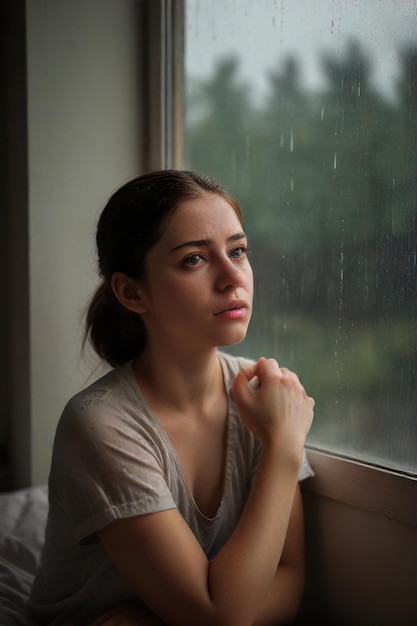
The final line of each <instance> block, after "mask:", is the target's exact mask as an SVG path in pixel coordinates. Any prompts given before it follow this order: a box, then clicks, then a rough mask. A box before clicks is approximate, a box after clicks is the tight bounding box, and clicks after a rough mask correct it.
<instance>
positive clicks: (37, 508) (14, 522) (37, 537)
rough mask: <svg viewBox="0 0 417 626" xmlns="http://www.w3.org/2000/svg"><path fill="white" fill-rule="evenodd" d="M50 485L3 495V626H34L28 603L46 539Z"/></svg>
mask: <svg viewBox="0 0 417 626" xmlns="http://www.w3.org/2000/svg"><path fill="white" fill-rule="evenodd" d="M47 512H48V492H47V487H46V485H40V486H36V487H29V488H27V489H20V490H17V491H10V492H6V493H1V494H0V626H33V622H31V621H30V620H29V618H28V617H27V615H26V612H25V602H26V599H27V597H28V595H29V591H30V587H31V584H32V581H33V577H34V574H35V571H36V569H37V566H38V564H39V558H40V552H41V548H42V544H43V540H44V534H45V525H46V517H47Z"/></svg>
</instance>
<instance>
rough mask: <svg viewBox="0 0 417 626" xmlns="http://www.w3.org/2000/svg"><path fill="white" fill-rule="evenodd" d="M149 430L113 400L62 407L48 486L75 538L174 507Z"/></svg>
mask: <svg viewBox="0 0 417 626" xmlns="http://www.w3.org/2000/svg"><path fill="white" fill-rule="evenodd" d="M151 430H152V427H151V426H149V425H148V427H144V426H143V424H141V423H140V420H138V419H137V417H136V416H134V415H132V414H130V413H129V411H123V407H122V408H120V407H119V406H118V405H117V404H112V403H106V402H102V401H97V402H95V403H84V404H83V405H80V403H79V402H70V403H69V404H68V405H67V407H66V409H65V411H64V413H63V416H62V418H61V421H60V424H59V426H58V429H57V434H56V438H55V443H54V453H53V462H52V469H51V475H50V481H49V483H50V485H49V486H50V494H51V497H52V498H54V499H55V502H56V504H57V506H58V505H59V506H60V507H61V508H62V510H63V511H65V514H66V515H67V516H69V518H70V521H71V524H72V526H73V528H74V534H75V538H76V540H77V541H78V542H82V541H85V540H86V539H87V538H90V537H91V536H92V535H94V534H95V533H96V532H97V531H98V530H100V529H101V528H104V527H105V526H107V525H108V524H110V523H111V522H112V521H114V520H116V519H120V518H124V517H133V516H135V515H143V514H146V513H153V512H158V511H162V510H166V509H170V508H175V507H176V505H175V502H174V500H173V497H172V494H171V491H170V489H169V488H168V485H167V482H166V477H165V474H164V468H165V466H166V463H165V458H164V454H163V451H162V448H161V447H158V445H157V442H158V437H157V435H156V434H155V433H152V432H151ZM155 442H156V443H155Z"/></svg>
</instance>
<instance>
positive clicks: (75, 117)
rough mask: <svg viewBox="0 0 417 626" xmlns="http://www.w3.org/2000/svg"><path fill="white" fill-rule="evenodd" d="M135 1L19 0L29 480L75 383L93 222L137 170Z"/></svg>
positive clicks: (90, 284)
mask: <svg viewBox="0 0 417 626" xmlns="http://www.w3.org/2000/svg"><path fill="white" fill-rule="evenodd" d="M139 9H140V3H138V2H137V1H136V0H28V2H27V62H28V160H29V246H30V259H29V263H30V333H31V339H30V350H31V361H30V363H31V410H32V421H31V427H32V439H31V441H32V483H33V484H38V483H41V482H44V481H45V480H46V479H47V476H48V472H49V464H50V457H51V449H52V443H53V436H54V432H55V428H56V424H57V420H58V418H59V416H60V413H61V411H62V409H63V406H64V404H65V402H66V401H67V399H68V398H69V397H70V395H72V394H73V393H74V392H75V391H77V390H78V389H80V387H81V386H84V385H85V384H86V381H87V377H88V375H89V373H90V372H91V367H90V366H89V365H88V364H86V363H85V362H84V361H83V360H82V357H81V340H82V330H83V328H82V320H81V316H82V313H83V310H84V307H85V304H86V302H87V300H88V298H89V296H90V294H91V292H92V290H93V289H94V287H95V285H96V281H97V278H96V274H95V257H94V226H95V219H96V216H97V214H98V212H99V211H100V209H101V208H102V207H103V205H104V203H105V201H106V200H107V198H108V196H109V195H110V194H111V192H112V191H113V190H114V189H115V188H116V187H118V186H119V185H120V184H121V183H123V182H124V181H125V180H127V179H128V178H130V177H132V176H134V175H136V174H137V173H139V171H140V167H141V163H140V154H141V147H140V146H141V132H140V123H139V122H140V119H141V98H140V93H139V84H140V82H139V81H140V58H139V56H140V55H139V49H140V47H139V42H138V32H139V15H138V13H139Z"/></svg>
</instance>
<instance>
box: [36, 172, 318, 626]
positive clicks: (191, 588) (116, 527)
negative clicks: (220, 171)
mask: <svg viewBox="0 0 417 626" xmlns="http://www.w3.org/2000/svg"><path fill="white" fill-rule="evenodd" d="M97 248H98V261H99V269H100V274H101V277H102V283H101V285H100V286H99V288H98V290H97V292H96V294H95V295H94V297H93V299H92V302H91V304H90V307H89V310H88V314H87V332H86V336H87V337H89V338H90V339H91V341H92V344H93V346H94V347H95V349H96V351H97V353H98V354H99V356H100V357H102V358H103V359H104V360H105V361H106V362H107V363H108V364H110V365H111V366H112V368H113V369H111V370H110V371H109V373H107V374H106V375H104V376H103V377H102V378H100V379H99V380H97V381H96V382H94V383H93V384H92V385H91V386H90V387H88V388H87V389H85V390H84V391H81V392H80V393H79V394H77V395H76V396H75V397H74V398H72V399H71V400H70V401H69V403H68V404H67V406H66V408H65V410H64V412H63V415H62V416H61V419H60V422H59V424H58V428H57V432H56V437H55V443H54V450H53V458H52V466H51V472H50V477H49V500H50V506H49V518H48V524H47V530H46V539H45V547H44V551H43V555H42V561H41V565H40V569H39V572H38V575H37V577H36V580H35V583H34V586H33V590H32V594H31V598H30V600H29V608H30V610H31V611H32V613H33V614H34V615H35V616H36V618H37V620H38V621H39V622H40V623H42V624H48V626H53V625H58V624H65V623H71V624H77V625H83V626H84V625H87V624H88V625H91V624H94V626H98V625H104V624H105V625H106V626H117V625H119V626H121V625H124V626H152V625H157V624H159V625H162V624H165V625H168V626H170V625H176V626H177V625H178V626H209V625H210V626H211V625H213V626H253V625H268V624H269V625H273V624H274V625H275V624H287V623H289V622H290V621H291V620H292V619H293V618H294V616H295V615H296V613H297V609H298V606H299V603H300V600H301V595H302V590H303V577H304V563H303V561H304V546H303V514H302V502H301V496H300V490H299V480H301V479H303V478H305V477H307V476H309V475H311V474H312V470H311V468H310V466H309V464H308V462H307V460H306V457H305V453H304V444H305V438H306V435H307V433H308V431H309V428H310V426H311V422H312V419H313V407H314V400H313V399H312V398H310V397H309V396H308V395H307V394H306V392H305V390H304V388H303V386H302V385H301V383H300V381H299V380H298V378H297V376H296V375H295V374H294V373H292V372H291V371H289V370H288V369H286V368H283V367H279V365H278V364H277V362H276V361H275V360H273V359H266V358H260V359H259V360H258V361H256V362H255V361H250V360H248V359H243V358H236V357H232V356H230V355H228V354H227V353H226V352H222V351H220V350H219V349H218V348H219V347H221V346H228V345H231V344H235V343H237V342H240V341H242V340H243V339H244V337H245V335H246V331H247V328H248V324H249V321H250V317H251V309H252V295H253V280H252V269H251V266H250V263H249V260H248V256H247V238H246V235H245V232H244V229H243V218H242V214H241V211H240V208H239V206H238V204H237V203H236V201H235V200H234V199H233V198H232V197H231V196H230V195H229V193H228V192H227V191H226V190H225V189H224V188H223V187H222V186H221V185H220V184H219V183H218V182H216V181H214V180H212V179H210V178H209V177H207V176H203V175H201V174H198V173H195V172H188V171H174V170H165V171H160V172H152V173H148V174H145V175H143V176H139V177H138V178H135V179H134V180H132V181H131V182H129V183H127V184H125V185H124V186H123V187H121V188H120V189H119V190H118V191H116V192H115V193H114V194H113V196H112V197H111V198H110V200H109V202H108V203H107V205H106V207H105V208H104V210H103V212H102V214H101V217H100V219H99V223H98V228H97Z"/></svg>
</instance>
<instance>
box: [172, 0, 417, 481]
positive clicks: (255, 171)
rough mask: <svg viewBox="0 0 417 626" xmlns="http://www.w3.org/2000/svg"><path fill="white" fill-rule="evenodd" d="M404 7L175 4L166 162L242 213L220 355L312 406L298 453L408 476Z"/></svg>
mask: <svg viewBox="0 0 417 626" xmlns="http://www.w3.org/2000/svg"><path fill="white" fill-rule="evenodd" d="M416 23H417V18H416V9H415V2H414V0H404V1H403V2H399V3H381V2H379V1H377V0H356V1H355V2H349V3H347V2H336V1H335V0H323V1H322V2H320V3H311V2H309V1H308V0H300V2H297V3H292V2H290V1H289V0H288V1H285V0H282V1H280V2H278V1H273V0H257V2H253V1H251V0H228V1H226V2H220V1H219V0H214V1H213V2H206V1H205V0H186V3H185V90H186V98H185V124H184V133H183V138H182V142H183V154H184V156H183V162H182V166H184V167H189V168H193V169H199V170H201V171H203V172H206V173H209V174H212V175H213V176H215V177H217V178H219V180H221V181H222V182H223V183H225V184H226V186H227V187H228V188H229V189H230V190H231V191H232V193H234V195H235V196H236V197H237V198H238V199H239V200H240V202H241V204H242V206H243V209H244V211H245V214H246V216H247V231H248V233H249V238H250V243H251V249H252V263H253V266H254V270H255V278H256V293H255V313H254V317H253V321H252V323H251V327H250V331H249V334H248V337H247V340H246V341H245V342H244V343H243V344H241V345H239V346H237V347H232V348H231V350H232V351H233V352H237V353H241V354H245V355H248V356H251V357H255V358H256V357H258V356H261V355H267V356H274V357H276V358H277V359H278V360H279V362H280V363H281V364H283V365H286V366H288V367H290V368H291V369H294V370H295V371H296V372H297V373H298V374H299V376H300V378H301V380H302V382H303V383H304V385H305V387H306V388H307V390H308V391H309V392H310V393H311V394H312V395H313V396H314V397H315V399H316V417H315V421H314V424H313V427H312V430H311V432H310V434H309V438H308V444H309V446H310V447H312V448H318V449H321V450H326V451H328V452H330V453H332V454H336V455H341V456H346V457H349V458H352V459H356V460H358V461H363V462H366V463H370V464H373V465H375V466H381V467H385V468H388V469H392V470H396V471H399V472H403V473H409V474H416V473H417V419H416V406H417V385H416V380H417V368H416V363H417V326H416V320H417V244H416V239H417V185H416V171H417V135H416V122H417V45H416V40H415V29H416Z"/></svg>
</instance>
